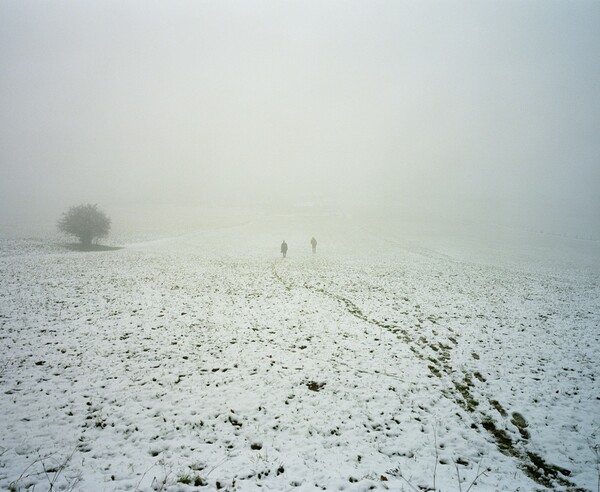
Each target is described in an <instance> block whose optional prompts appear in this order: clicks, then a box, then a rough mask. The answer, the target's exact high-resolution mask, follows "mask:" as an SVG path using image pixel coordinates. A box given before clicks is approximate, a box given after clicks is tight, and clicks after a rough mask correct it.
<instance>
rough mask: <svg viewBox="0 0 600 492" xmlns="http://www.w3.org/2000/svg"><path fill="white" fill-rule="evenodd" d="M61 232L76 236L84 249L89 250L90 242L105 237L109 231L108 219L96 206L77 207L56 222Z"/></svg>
mask: <svg viewBox="0 0 600 492" xmlns="http://www.w3.org/2000/svg"><path fill="white" fill-rule="evenodd" d="M58 229H59V230H60V231H61V232H64V233H66V234H70V235H72V236H76V237H78V238H79V240H80V241H81V244H82V246H83V247H84V248H90V247H91V245H92V240H93V239H95V238H101V237H105V236H106V235H107V234H108V231H109V229H110V219H109V218H108V216H107V215H106V214H105V213H104V212H102V211H101V210H98V206H97V205H91V204H87V205H78V206H77V207H71V208H70V209H69V210H67V211H66V212H65V213H64V214H63V216H62V217H61V218H60V220H59V221H58Z"/></svg>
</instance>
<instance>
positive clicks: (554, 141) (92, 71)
mask: <svg viewBox="0 0 600 492" xmlns="http://www.w3.org/2000/svg"><path fill="white" fill-rule="evenodd" d="M598 25H600V5H598V3H597V2H593V1H582V2H544V4H543V5H542V4H541V3H538V2H502V3H499V2H468V3H460V4H450V3H447V2H382V1H376V2H344V3H340V2H185V1H177V2H162V3H148V2H77V3H67V2H52V3H50V2H36V1H26V2H17V1H4V2H2V4H1V5H0V73H1V74H2V77H1V78H0V108H1V110H0V223H1V224H2V227H3V229H4V228H5V227H9V226H11V225H14V224H20V225H23V224H30V225H32V226H42V225H44V224H52V226H53V225H54V222H55V220H56V217H57V216H58V215H59V214H60V213H61V212H62V211H64V210H65V208H66V207H68V206H70V205H73V204H77V203H83V202H85V203H87V202H92V203H98V204H100V205H101V206H102V207H104V208H105V209H106V210H107V211H108V212H109V215H111V216H112V217H113V223H114V224H115V226H118V224H119V216H120V215H123V216H124V215H126V212H125V211H128V212H131V211H137V212H134V213H139V211H140V210H147V211H150V210H158V209H161V210H163V211H164V210H168V209H169V208H171V207H173V208H176V207H197V206H207V205H210V206H213V207H221V206H225V205H226V206H242V207H248V206H258V207H265V206H267V207H273V208H274V209H277V207H280V206H284V205H287V204H290V203H295V202H297V201H299V200H301V199H303V197H307V196H312V197H314V196H318V197H321V199H326V200H327V201H328V202H334V203H336V204H337V206H339V207H342V208H343V209H346V210H350V209H357V208H358V209H361V210H369V211H377V212H381V211H385V212H387V213H393V214H395V215H397V216H399V217H412V218H419V219H420V218H436V219H437V218H442V219H444V220H445V219H452V220H468V221H474V222H475V223H497V224H501V225H504V226H510V227H517V228H525V229H528V230H529V229H531V230H536V231H540V230H541V231H546V232H552V233H558V234H567V235H576V236H580V237H585V238H590V237H592V238H596V239H597V238H598V234H599V232H600V218H599V217H600V194H599V193H598V183H599V182H600V165H599V162H600V139H598V135H597V133H598V128H600V93H599V91H598V87H600V65H599V64H598V63H597V60H598V55H599V51H600V34H599V33H598V29H597V26H598ZM113 212H116V214H115V213H113Z"/></svg>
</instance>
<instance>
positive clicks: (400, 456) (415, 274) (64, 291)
mask: <svg viewBox="0 0 600 492" xmlns="http://www.w3.org/2000/svg"><path fill="white" fill-rule="evenodd" d="M373 231H375V228H374V227H373V228H372V229H369V228H364V227H357V226H354V225H352V223H351V222H350V221H348V220H346V219H343V218H342V217H330V218H327V219H320V220H319V221H317V222H315V220H314V219H313V218H301V217H300V218H299V217H292V218H290V217H279V218H274V219H273V218H271V219H269V220H266V219H264V218H263V219H261V220H258V221H255V222H252V223H248V224H245V225H241V226H236V227H229V228H223V229H216V228H215V229H211V230H204V231H201V232H196V233H190V234H185V235H180V236H176V237H172V238H168V239H161V240H155V241H144V242H137V243H135V242H133V243H129V244H127V245H126V247H124V248H122V249H119V250H114V251H98V252H88V253H84V252H78V251H69V250H67V249H65V248H63V247H61V246H60V245H57V244H54V243H48V242H44V241H39V240H31V239H29V240H26V239H18V240H17V239H13V240H10V239H4V240H2V241H1V243H0V248H1V249H0V340H1V343H2V349H3V350H2V353H1V355H0V419H1V420H0V428H1V433H0V488H1V489H12V490H33V489H35V490H36V491H37V490H48V489H50V488H52V487H54V488H53V490H54V489H55V490H82V491H112V490H131V491H136V490H139V491H147V490H148V491H149V490H168V491H187V490H197V489H200V490H217V489H220V488H221V489H225V490H277V491H285V490H319V489H322V490H349V491H362V490H372V489H375V490H405V491H414V490H440V491H458V490H462V491H466V490H467V489H469V487H470V486H471V489H470V490H473V491H487V490H510V491H515V490H523V491H525V490H575V489H577V488H578V489H580V490H590V491H592V490H597V487H598V480H599V470H598V444H599V442H600V388H599V384H598V380H597V378H598V374H597V373H598V360H599V359H600V358H599V350H598V349H599V347H600V341H599V338H600V334H599V332H600V328H599V327H600V282H599V278H600V276H599V274H598V271H593V270H590V269H588V268H584V269H580V270H577V269H574V268H563V269H561V268H560V266H556V264H554V265H553V267H552V268H551V269H546V270H544V269H541V268H539V269H533V268H527V266H526V265H525V264H522V265H519V263H518V262H517V263H512V264H510V265H508V264H506V262H502V261H498V262H496V264H493V262H492V261H469V260H467V259H465V257H464V256H463V257H461V256H460V255H457V254H442V253H441V252H434V250H432V249H428V248H423V247H416V246H415V245H414V244H412V243H410V242H408V241H402V240H401V239H398V238H393V237H391V236H388V237H382V235H381V234H379V233H375V232H373ZM313 235H314V236H316V237H317V239H318V241H319V245H318V249H317V254H312V252H311V246H310V243H309V241H310V238H311V237H312V236H313ZM282 239H286V241H287V242H288V244H289V245H290V250H289V252H288V257H287V258H286V259H285V260H284V259H282V258H281V257H280V255H279V254H278V250H279V244H280V243H281V240H282ZM596 246H597V245H596ZM463 253H464V251H463ZM489 258H491V256H489V255H488V259H489Z"/></svg>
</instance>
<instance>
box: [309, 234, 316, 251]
mask: <svg viewBox="0 0 600 492" xmlns="http://www.w3.org/2000/svg"><path fill="white" fill-rule="evenodd" d="M310 244H311V246H312V250H313V254H314V253H316V252H317V240H316V239H315V237H314V236H313V238H312V239H311V240H310Z"/></svg>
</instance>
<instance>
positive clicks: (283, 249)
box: [281, 239, 288, 258]
mask: <svg viewBox="0 0 600 492" xmlns="http://www.w3.org/2000/svg"><path fill="white" fill-rule="evenodd" d="M287 250H288V245H287V243H286V242H285V239H284V240H283V242H282V243H281V254H282V255H283V257H284V258H285V255H286V254H287Z"/></svg>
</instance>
